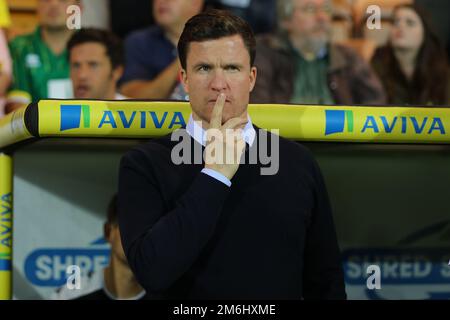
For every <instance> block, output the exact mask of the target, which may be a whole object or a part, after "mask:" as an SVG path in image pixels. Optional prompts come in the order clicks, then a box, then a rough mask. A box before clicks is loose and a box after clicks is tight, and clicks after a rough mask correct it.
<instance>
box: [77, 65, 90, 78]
mask: <svg viewBox="0 0 450 320" xmlns="http://www.w3.org/2000/svg"><path fill="white" fill-rule="evenodd" d="M88 73H89V71H88V68H87V67H85V66H80V67H79V68H78V70H77V74H78V78H80V79H86V78H88Z"/></svg>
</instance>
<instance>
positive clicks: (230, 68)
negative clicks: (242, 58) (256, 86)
mask: <svg viewBox="0 0 450 320" xmlns="http://www.w3.org/2000/svg"><path fill="white" fill-rule="evenodd" d="M226 70H227V71H239V70H240V69H239V67H237V66H228V67H226Z"/></svg>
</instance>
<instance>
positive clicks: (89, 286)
mask: <svg viewBox="0 0 450 320" xmlns="http://www.w3.org/2000/svg"><path fill="white" fill-rule="evenodd" d="M103 232H104V236H105V239H106V240H107V241H108V242H109V243H110V245H111V253H110V257H109V265H108V266H107V267H106V268H105V269H103V272H98V273H95V272H92V273H90V274H89V275H88V277H87V278H83V279H82V282H81V289H79V290H75V289H73V290H70V289H68V288H67V287H65V286H64V287H61V288H59V289H58V290H57V292H56V293H55V294H54V295H53V297H52V299H53V300H68V299H76V300H140V299H148V298H149V296H148V295H147V294H146V292H145V290H144V289H143V288H142V287H141V286H140V285H139V283H138V282H137V280H136V278H135V277H134V275H133V273H132V271H131V270H130V268H129V266H128V262H127V259H126V257H125V253H124V251H123V247H122V241H121V239H120V231H119V225H118V221H117V195H114V196H113V198H112V199H111V201H110V203H109V206H108V215H107V220H106V223H105V225H104V227H103Z"/></svg>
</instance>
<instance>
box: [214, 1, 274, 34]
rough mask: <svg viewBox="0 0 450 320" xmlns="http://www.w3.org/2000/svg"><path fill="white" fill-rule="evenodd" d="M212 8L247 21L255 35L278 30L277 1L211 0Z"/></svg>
mask: <svg viewBox="0 0 450 320" xmlns="http://www.w3.org/2000/svg"><path fill="white" fill-rule="evenodd" d="M207 3H208V5H209V6H210V7H213V8H216V9H222V10H229V11H231V12H233V13H234V14H236V15H238V16H240V17H241V18H243V19H245V20H246V21H247V22H248V23H249V24H250V26H251V27H252V29H253V32H254V33H269V32H273V31H275V28H276V15H275V14H274V12H275V11H276V0H210V1H207Z"/></svg>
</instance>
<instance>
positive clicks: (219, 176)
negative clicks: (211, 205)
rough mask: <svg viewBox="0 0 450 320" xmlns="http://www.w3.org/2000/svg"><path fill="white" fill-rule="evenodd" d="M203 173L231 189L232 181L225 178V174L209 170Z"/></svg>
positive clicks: (204, 170) (205, 169)
mask: <svg viewBox="0 0 450 320" xmlns="http://www.w3.org/2000/svg"><path fill="white" fill-rule="evenodd" d="M202 172H203V173H204V174H207V175H208V176H210V177H212V178H214V179H216V180H219V181H220V182H222V183H223V184H225V185H227V186H228V187H231V181H230V180H229V179H228V178H227V177H225V176H224V175H223V174H221V173H219V172H217V171H215V170H212V169H207V168H204V169H202Z"/></svg>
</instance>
